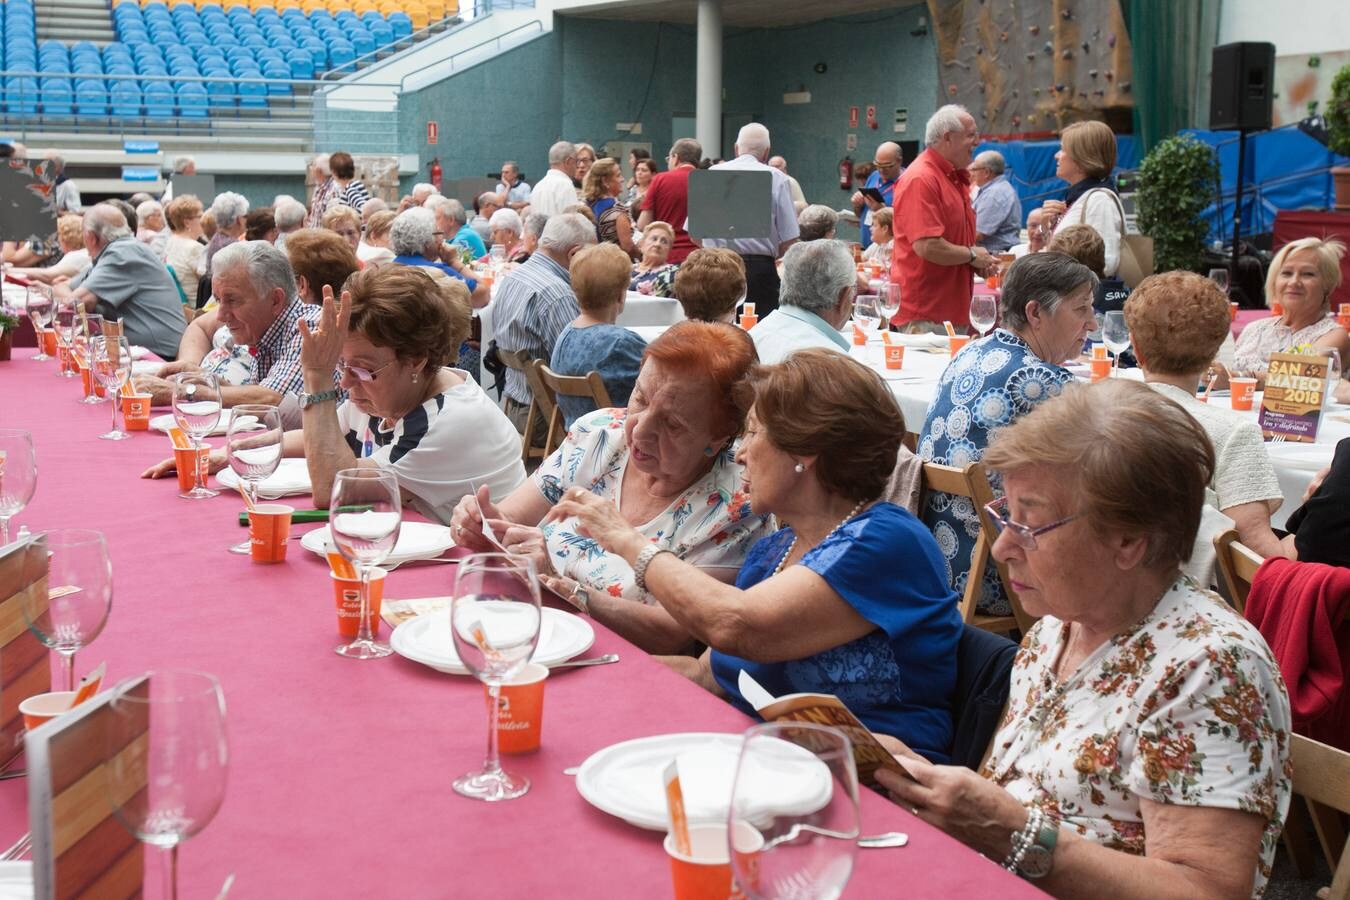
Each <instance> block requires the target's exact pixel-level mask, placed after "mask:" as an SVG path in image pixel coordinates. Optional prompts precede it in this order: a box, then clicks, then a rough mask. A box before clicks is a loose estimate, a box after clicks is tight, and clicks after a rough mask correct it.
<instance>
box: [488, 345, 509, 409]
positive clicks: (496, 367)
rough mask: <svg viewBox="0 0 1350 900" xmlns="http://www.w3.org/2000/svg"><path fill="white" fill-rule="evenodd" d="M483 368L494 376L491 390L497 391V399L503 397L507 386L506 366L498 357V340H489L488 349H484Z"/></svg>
mask: <svg viewBox="0 0 1350 900" xmlns="http://www.w3.org/2000/svg"><path fill="white" fill-rule="evenodd" d="M483 368H484V369H485V370H486V371H487V373H488V374H489V375H491V376H492V387H491V390H494V391H496V392H497V399H498V400H501V399H502V390H503V389H504V388H505V387H506V366H505V365H503V364H502V361H501V360H500V359H499V358H498V357H497V342H496V341H495V340H492V341H488V346H487V349H486V350H484V351H483Z"/></svg>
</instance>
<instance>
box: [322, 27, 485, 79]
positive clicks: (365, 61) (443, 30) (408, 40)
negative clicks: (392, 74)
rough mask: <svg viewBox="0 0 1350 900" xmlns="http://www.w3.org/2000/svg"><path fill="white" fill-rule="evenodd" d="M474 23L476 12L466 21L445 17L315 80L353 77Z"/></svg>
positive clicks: (336, 67) (326, 72)
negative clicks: (384, 60) (421, 44)
mask: <svg viewBox="0 0 1350 900" xmlns="http://www.w3.org/2000/svg"><path fill="white" fill-rule="evenodd" d="M476 21H478V16H477V13H476V11H475V15H474V16H473V17H471V18H468V19H463V18H460V16H459V14H458V13H456V14H455V15H453V16H446V17H445V18H444V19H437V20H436V21H435V22H432V23H430V24H429V25H427V27H425V28H419V29H417V30H416V31H414V32H413V33H412V34H410V35H408V36H407V37H402V38H398V39H397V40H395V41H394V42H393V43H392V44H385V45H384V46H383V47H376V48H375V49H374V50H372V51H370V52H369V53H363V54H361V55H360V56H358V57H356V59H353V60H352V61H351V62H345V63H343V64H342V65H340V66H334V67H333V68H331V69H328V70H327V71H325V72H324V73H323V74H321V75H318V76H316V78H317V79H318V80H319V81H324V82H333V81H340V80H341V79H343V78H347V77H348V76H351V75H355V74H356V73H357V72H358V71H360V70H361V69H362V68H364V67H366V66H368V65H371V64H373V63H377V62H379V61H380V60H383V59H388V58H389V57H391V56H393V55H394V54H395V53H399V52H402V51H404V50H407V49H408V48H409V47H413V46H416V45H417V44H420V43H422V42H423V41H427V40H430V39H431V38H432V37H434V36H436V35H440V34H449V33H451V32H454V31H458V30H459V29H460V28H464V27H467V26H468V25H471V24H473V23H474V22H476ZM390 48H394V49H393V51H392V52H390Z"/></svg>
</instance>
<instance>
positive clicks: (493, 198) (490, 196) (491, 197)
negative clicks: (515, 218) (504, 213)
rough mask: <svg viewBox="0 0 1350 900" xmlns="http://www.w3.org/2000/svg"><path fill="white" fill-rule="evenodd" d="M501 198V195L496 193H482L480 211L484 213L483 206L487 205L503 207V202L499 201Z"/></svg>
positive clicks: (479, 202)
mask: <svg viewBox="0 0 1350 900" xmlns="http://www.w3.org/2000/svg"><path fill="white" fill-rule="evenodd" d="M499 196H500V195H499V194H498V193H497V192H496V191H483V193H481V194H479V195H478V209H479V211H482V209H483V204H485V203H495V204H497V205H498V206H501V205H502V201H501V200H499V199H497V198H498V197H499Z"/></svg>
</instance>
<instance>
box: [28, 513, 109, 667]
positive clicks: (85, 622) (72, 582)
mask: <svg viewBox="0 0 1350 900" xmlns="http://www.w3.org/2000/svg"><path fill="white" fill-rule="evenodd" d="M39 536H40V538H41V539H42V540H44V541H45V542H46V547H47V559H46V563H47V593H46V594H43V593H42V592H41V591H29V592H28V594H27V595H26V597H25V600H24V606H23V617H24V621H25V623H26V624H27V625H28V628H29V630H30V631H32V632H33V634H35V635H37V638H38V640H40V641H42V643H44V644H46V645H47V647H48V648H50V649H52V650H55V651H56V652H57V653H59V654H60V655H61V660H62V663H63V668H64V670H65V676H66V678H65V688H63V690H67V691H73V690H75V653H76V651H77V650H79V649H80V648H81V647H87V646H88V645H89V644H90V643H91V642H93V640H94V638H96V637H98V636H99V633H100V632H102V631H103V626H104V625H106V624H107V622H108V613H109V612H110V611H111V610H112V595H113V577H112V563H111V562H110V561H109V560H108V543H107V541H105V540H104V539H103V534H102V533H101V532H98V531H87V530H85V529H81V528H58V529H55V530H52V531H43V532H39Z"/></svg>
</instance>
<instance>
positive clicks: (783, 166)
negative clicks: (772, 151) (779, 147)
mask: <svg viewBox="0 0 1350 900" xmlns="http://www.w3.org/2000/svg"><path fill="white" fill-rule="evenodd" d="M769 165H771V166H773V167H774V168H775V169H777V170H778V171H780V172H782V173H783V174H784V175H786V174H787V160H786V159H783V157H781V156H770V157H769Z"/></svg>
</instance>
